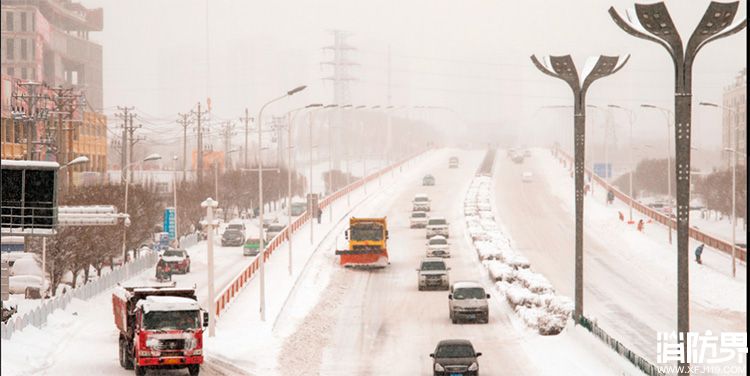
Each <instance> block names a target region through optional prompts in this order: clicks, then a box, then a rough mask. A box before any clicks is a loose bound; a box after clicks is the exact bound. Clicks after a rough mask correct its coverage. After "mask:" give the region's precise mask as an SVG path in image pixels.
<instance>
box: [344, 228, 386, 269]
mask: <svg viewBox="0 0 750 376" xmlns="http://www.w3.org/2000/svg"><path fill="white" fill-rule="evenodd" d="M344 234H345V237H346V239H347V240H348V241H349V249H346V250H337V251H336V254H337V255H339V256H341V257H340V261H339V263H340V264H341V265H344V266H351V267H364V268H384V267H385V266H386V265H388V247H387V246H386V240H387V239H388V227H387V225H386V222H385V217H383V218H354V217H351V218H349V229H348V230H346V232H345V233H344Z"/></svg>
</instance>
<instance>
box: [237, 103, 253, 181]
mask: <svg viewBox="0 0 750 376" xmlns="http://www.w3.org/2000/svg"><path fill="white" fill-rule="evenodd" d="M240 121H242V122H244V123H245V150H244V151H243V153H244V160H243V161H242V163H243V164H244V166H243V167H244V168H250V166H249V165H248V164H247V153H248V150H250V148H249V147H248V136H249V134H250V122H251V121H253V118H252V117H250V111H248V109H247V108H245V116H244V117H240Z"/></svg>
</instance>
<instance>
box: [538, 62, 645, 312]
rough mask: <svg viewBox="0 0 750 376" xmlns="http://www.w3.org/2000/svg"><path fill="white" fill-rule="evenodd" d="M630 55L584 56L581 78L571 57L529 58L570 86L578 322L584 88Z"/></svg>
mask: <svg viewBox="0 0 750 376" xmlns="http://www.w3.org/2000/svg"><path fill="white" fill-rule="evenodd" d="M629 58H630V55H627V56H625V57H622V56H605V55H599V56H592V57H590V58H588V59H587V60H586V64H585V65H584V68H583V76H582V78H583V80H582V81H581V80H579V78H578V72H577V70H576V67H575V64H574V63H573V58H571V57H570V55H565V56H544V57H543V58H542V61H539V59H537V57H536V56H534V55H532V56H531V61H532V62H533V63H534V65H535V66H536V67H537V68H538V69H539V70H540V71H542V73H544V74H547V75H549V76H552V77H555V78H559V79H561V80H563V81H565V82H566V83H567V84H568V86H570V88H571V89H572V90H573V108H574V110H573V112H574V114H573V119H574V121H573V140H574V160H575V169H574V171H575V203H576V210H575V212H576V234H575V248H576V249H575V253H576V255H575V272H576V275H575V310H574V319H575V321H576V322H579V321H580V320H581V318H582V317H583V175H584V171H585V164H584V159H585V158H584V154H585V152H586V92H587V91H588V89H589V87H590V86H591V84H592V83H593V82H594V81H596V80H598V79H600V78H603V77H606V76H609V75H611V74H614V73H616V72H617V71H619V70H620V69H622V67H623V66H624V65H625V63H627V61H628V59H629Z"/></svg>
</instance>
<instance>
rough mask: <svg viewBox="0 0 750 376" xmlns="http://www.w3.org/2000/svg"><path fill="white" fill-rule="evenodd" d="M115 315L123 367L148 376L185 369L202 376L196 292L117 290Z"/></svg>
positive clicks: (201, 323)
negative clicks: (153, 371) (148, 374)
mask: <svg viewBox="0 0 750 376" xmlns="http://www.w3.org/2000/svg"><path fill="white" fill-rule="evenodd" d="M112 312H113V313H114V316H115V325H116V326H117V329H118V330H119V331H120V341H119V343H120V349H119V358H120V365H121V366H122V367H123V368H125V369H135V374H136V375H145V374H146V371H147V370H148V369H168V368H187V369H188V371H189V372H190V375H191V376H195V375H198V373H199V372H200V365H201V364H202V363H203V328H204V327H206V326H208V312H205V311H203V310H201V308H200V306H199V305H198V301H197V300H196V297H195V288H194V287H193V288H177V287H175V284H174V282H172V283H171V284H168V285H159V286H121V285H120V286H117V287H116V288H115V291H114V292H113V293H112Z"/></svg>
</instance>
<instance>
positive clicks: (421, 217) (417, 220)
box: [409, 211, 427, 228]
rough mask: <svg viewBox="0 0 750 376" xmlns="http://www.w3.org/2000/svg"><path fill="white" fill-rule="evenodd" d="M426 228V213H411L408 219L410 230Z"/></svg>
mask: <svg viewBox="0 0 750 376" xmlns="http://www.w3.org/2000/svg"><path fill="white" fill-rule="evenodd" d="M425 226H427V212H423V211H413V212H411V216H410V217H409V227H410V228H423V227H425Z"/></svg>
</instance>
